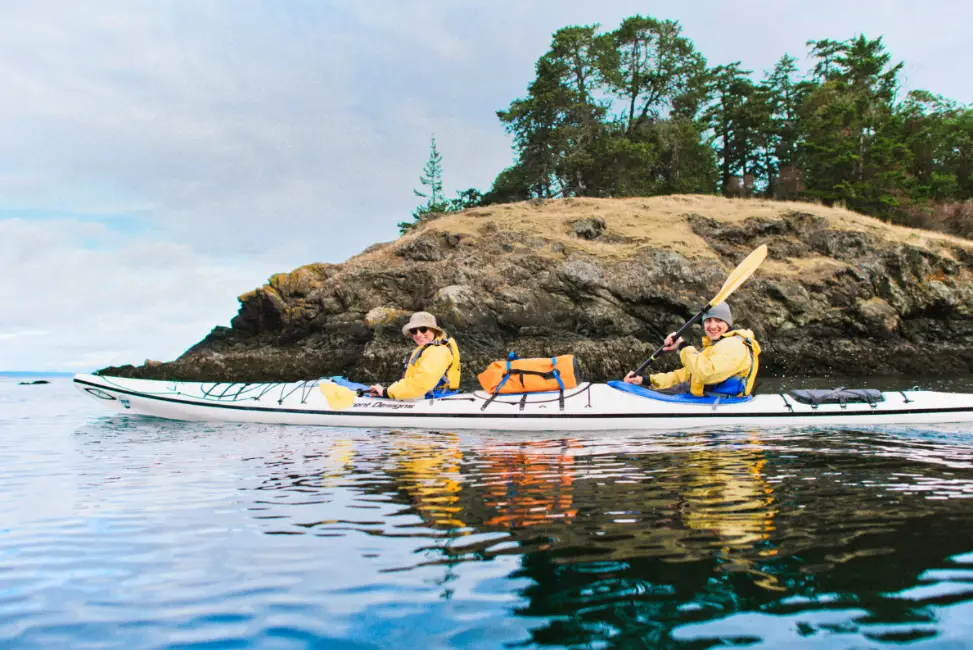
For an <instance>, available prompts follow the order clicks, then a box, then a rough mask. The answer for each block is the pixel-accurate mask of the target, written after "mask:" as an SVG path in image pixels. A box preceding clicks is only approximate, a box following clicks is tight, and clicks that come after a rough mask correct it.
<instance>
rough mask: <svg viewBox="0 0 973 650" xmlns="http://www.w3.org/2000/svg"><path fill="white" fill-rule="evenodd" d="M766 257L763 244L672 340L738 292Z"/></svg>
mask: <svg viewBox="0 0 973 650" xmlns="http://www.w3.org/2000/svg"><path fill="white" fill-rule="evenodd" d="M766 257H767V244H761V245H760V246H758V247H757V249H756V250H754V251H753V252H752V253H750V254H749V255H747V258H746V259H745V260H743V261H742V262H740V264H739V265H737V267H736V268H735V269H733V272H732V273H730V275H729V276H728V277H727V278H726V282H724V283H723V288H721V289H720V292H719V293H717V294H716V297H715V298H713V299H712V300H710V301H709V302H708V303H706V305H705V306H704V307H703V308H702V309H700V310H699V313H698V314H696V315H695V316H693V317H692V318H690V319H689V320H688V321H687V322H686V324H685V325H683V326H682V327H680V328H679V331H678V332H676V334H675V335H674V336H673V337H672V340H673V341H676V340H678V339H679V337H680V336H682V335H683V332H685V331H686V330H688V329H689V328H690V327H692V326H693V323H695V322H696V321H698V320H699V319H700V318H702V317H703V314H705V313H706V310H708V309H709V308H710V307H715V306H717V305H718V304H720V303H721V302H723V301H724V300H726V299H727V298H729V296H730V294H731V293H733V292H734V291H736V289H737V287H739V286H740V285H741V284H743V283H744V282H745V281H746V279H747V278H749V277H750V276H751V275H753V272H754V271H756V270H757V267H758V266H760V263H761V262H763V261H764V259H765V258H766ZM663 347H665V345H663V346H662V347H660V348H659V349H658V350H656V351H655V352H653V353H652V356H651V357H649V358H648V359H646V360H645V361H643V362H642V365H640V366H639V367H638V368H636V369H635V374H636V375H641V374H642V371H643V370H645V367H646V366H647V365H649V364H650V363H652V362H653V361H655V360H656V359H657V358H658V357H659V355H660V354H662V352H663V350H662V348H663Z"/></svg>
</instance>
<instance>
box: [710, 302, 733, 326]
mask: <svg viewBox="0 0 973 650" xmlns="http://www.w3.org/2000/svg"><path fill="white" fill-rule="evenodd" d="M707 318H719V319H720V320H721V321H723V322H724V323H726V324H727V325H732V324H733V314H732V313H731V312H730V306H729V305H728V304H726V303H725V302H721V303H720V304H718V305H714V306H713V307H710V308H709V309H707V310H706V313H705V314H703V320H704V321H705V320H706V319H707Z"/></svg>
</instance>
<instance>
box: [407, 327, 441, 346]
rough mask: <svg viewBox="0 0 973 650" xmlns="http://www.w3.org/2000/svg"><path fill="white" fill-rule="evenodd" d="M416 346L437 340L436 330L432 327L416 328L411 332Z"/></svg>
mask: <svg viewBox="0 0 973 650" xmlns="http://www.w3.org/2000/svg"><path fill="white" fill-rule="evenodd" d="M409 333H410V334H412V340H413V342H415V344H416V345H425V344H426V343H432V342H433V341H435V340H436V330H434V329H432V328H431V327H415V328H413V329H411V330H409Z"/></svg>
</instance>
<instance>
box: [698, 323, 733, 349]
mask: <svg viewBox="0 0 973 650" xmlns="http://www.w3.org/2000/svg"><path fill="white" fill-rule="evenodd" d="M703 331H704V332H706V337H707V338H708V339H709V341H710V343H716V342H717V341H719V340H720V338H722V336H723V335H724V334H726V333H727V332H728V331H730V326H729V325H727V324H726V321H722V320H720V319H719V318H707V319H706V320H704V321H703Z"/></svg>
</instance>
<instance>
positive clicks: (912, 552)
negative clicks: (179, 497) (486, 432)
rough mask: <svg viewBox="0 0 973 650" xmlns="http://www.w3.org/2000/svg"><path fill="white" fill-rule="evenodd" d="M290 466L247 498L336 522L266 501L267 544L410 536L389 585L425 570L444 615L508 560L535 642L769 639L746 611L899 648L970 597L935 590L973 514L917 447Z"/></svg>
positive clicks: (930, 452)
mask: <svg viewBox="0 0 973 650" xmlns="http://www.w3.org/2000/svg"><path fill="white" fill-rule="evenodd" d="M963 457H965V458H966V459H967V460H965V461H964V460H961V459H962V458H963ZM264 462H265V463H267V464H266V467H273V466H274V463H275V462H278V461H271V462H268V459H264ZM303 462H304V463H305V469H306V472H295V471H294V464H293V461H291V462H289V463H288V464H287V469H286V472H285V471H283V470H284V465H279V466H277V469H275V470H274V471H273V472H272V473H271V474H270V475H269V476H266V477H265V478H264V479H263V483H262V485H261V486H260V487H259V489H261V490H268V489H269V490H273V491H287V490H289V489H294V488H296V487H298V486H300V487H301V488H302V489H305V490H306V489H307V488H308V486H309V485H311V484H312V483H313V482H309V480H308V477H309V476H314V477H316V478H315V479H314V480H315V481H317V482H316V483H313V484H314V485H316V488H315V490H312V491H311V492H312V494H305V495H304V497H303V500H302V501H301V502H300V503H301V504H304V505H306V504H307V503H308V502H309V501H313V500H314V499H320V500H325V501H327V502H328V503H329V504H330V505H331V506H332V511H331V514H332V515H334V514H335V511H334V508H333V507H334V506H335V505H336V503H337V502H339V501H340V502H341V503H342V506H341V508H342V512H343V513H345V515H344V516H332V517H330V518H319V519H316V520H314V521H313V522H311V523H308V522H298V521H297V520H296V517H295V516H294V513H293V512H291V511H290V509H289V508H287V507H283V506H284V504H285V503H287V501H286V499H285V500H279V499H270V500H264V501H262V502H261V503H262V507H266V508H269V509H270V510H271V512H272V513H273V516H274V517H276V518H278V521H277V522H276V523H275V526H274V530H275V531H276V532H282V528H281V526H282V525H283V526H284V528H286V522H287V520H290V521H291V524H296V525H297V526H298V527H299V528H302V529H303V530H305V531H312V532H315V534H324V535H328V536H335V535H338V536H340V535H342V534H346V533H347V531H350V530H357V531H367V533H368V534H369V535H371V536H377V537H382V538H386V539H394V538H402V537H410V538H412V539H413V540H414V541H413V544H412V546H411V548H412V552H413V554H414V556H413V558H412V559H411V560H408V559H403V558H402V557H401V556H399V557H397V559H396V560H395V561H394V562H390V563H389V564H388V565H387V566H386V568H385V570H392V571H400V572H401V571H405V572H409V571H414V570H420V569H422V568H424V567H439V568H440V572H439V573H438V574H436V577H434V578H431V580H433V581H434V582H435V583H436V584H438V585H439V586H440V587H442V591H441V597H443V598H452V597H454V591H453V589H452V587H451V586H450V583H451V582H453V581H455V580H457V579H458V576H459V575H460V574H461V573H462V572H463V571H464V567H469V566H472V565H475V564H477V563H483V562H492V561H496V560H497V559H498V558H500V557H505V556H506V557H511V556H512V557H516V558H517V559H518V568H517V569H516V570H514V571H512V572H510V573H509V574H508V579H509V580H513V581H523V580H527V581H528V583H526V584H527V586H525V587H522V588H520V590H519V593H520V595H521V596H522V597H523V598H524V601H525V602H524V604H523V606H520V607H518V608H517V610H516V613H517V615H518V616H522V617H527V618H535V619H537V620H539V621H546V622H545V623H544V624H543V625H541V626H540V627H537V628H535V629H534V631H533V632H532V640H533V642H536V643H542V644H543V643H554V644H567V645H571V644H582V645H583V644H596V645H597V644H599V643H608V644H609V645H617V646H618V647H627V644H630V643H638V644H644V645H646V646H648V647H666V646H669V645H678V644H680V643H682V642H686V643H690V644H691V645H692V644H696V645H699V644H702V646H706V645H710V644H712V643H715V642H716V640H718V639H733V640H735V641H736V642H749V641H753V640H754V639H755V638H759V639H763V640H764V641H766V640H767V638H766V635H764V634H763V633H761V632H759V631H754V632H753V633H750V632H747V633H743V632H739V631H738V632H739V633H738V632H733V631H732V630H733V629H736V628H734V627H733V626H735V625H737V624H738V623H739V622H740V619H739V618H737V617H738V616H740V615H743V613H746V612H761V613H763V614H766V615H775V616H795V617H796V618H797V619H799V620H800V621H802V623H801V625H803V626H804V627H801V628H800V629H802V630H804V632H802V633H801V634H804V633H806V634H816V633H819V632H824V631H830V633H841V634H849V635H852V636H855V635H858V636H859V637H861V638H868V639H871V640H875V639H879V640H881V639H886V638H888V639H893V638H900V637H901V638H908V639H912V638H920V637H923V636H925V635H928V634H929V631H928V626H929V625H930V624H934V622H935V620H936V617H935V614H933V613H931V610H928V609H927V608H928V607H929V606H930V605H933V606H937V605H948V604H954V603H957V602H966V601H967V599H969V598H970V596H971V595H973V588H970V589H967V588H966V587H965V586H964V585H968V584H970V583H973V577H971V575H969V574H968V573H961V574H956V573H943V570H944V568H946V567H949V566H950V564H951V560H950V559H949V558H950V556H953V555H959V554H962V553H965V552H968V551H969V550H970V548H971V547H973V543H971V542H970V541H969V539H968V537H967V536H965V535H963V534H961V533H960V531H961V530H962V529H963V527H964V526H969V525H970V523H973V512H971V511H970V509H969V507H968V503H969V502H967V501H964V500H961V499H959V498H958V497H960V496H970V495H973V474H971V473H970V471H969V469H970V467H969V463H968V452H967V451H966V450H965V449H961V448H958V447H957V446H956V445H948V444H945V443H943V442H942V441H939V442H938V443H937V444H935V445H931V444H930V442H929V440H928V438H927V437H926V436H925V435H923V436H919V437H912V438H910V437H908V436H906V437H895V436H891V435H889V434H887V433H883V432H874V433H867V432H831V433H829V434H828V437H827V439H826V440H825V439H819V438H818V437H817V435H816V434H814V433H812V432H804V433H802V434H800V435H794V434H792V433H781V432H777V433H769V434H768V433H766V432H761V431H758V430H754V431H735V432H722V433H721V432H717V433H713V434H701V433H694V434H691V435H690V434H687V435H674V436H672V437H671V438H669V439H663V440H660V439H658V438H651V439H648V438H641V439H640V438H638V437H631V438H629V439H624V440H619V441H615V442H614V443H613V444H611V445H605V444H603V441H600V440H599V439H597V438H585V437H583V436H582V437H570V438H569V437H565V438H550V439H542V440H537V439H516V438H499V437H498V438H490V437H486V436H483V437H479V438H477V437H473V436H465V437H464V436H463V435H458V434H455V433H428V432H411V433H409V432H388V433H383V434H382V435H381V436H375V435H372V436H354V437H344V438H335V439H332V440H329V441H327V442H326V443H323V444H321V445H320V446H319V448H318V449H317V450H316V451H315V453H314V454H311V455H307V454H305V456H304V461H303ZM376 504H382V505H381V507H379V506H377V505H376ZM289 505H291V506H293V505H298V504H297V503H296V502H289ZM376 508H378V510H377V511H376ZM368 509H371V511H372V512H370V513H369V516H367V517H365V516H362V513H361V511H362V510H368ZM267 514H270V513H265V516H266V515H267ZM292 530H293V526H292ZM268 532H270V531H268ZM892 567H895V568H894V569H892ZM943 582H948V583H950V585H949V586H947V587H943V586H942V584H941V583H943ZM929 585H932V586H931V587H930V586H929ZM957 585H960V586H959V587H957ZM923 586H926V587H928V588H926V589H923ZM827 612H830V614H827V615H825V613H827ZM721 621H723V622H726V623H727V626H728V627H721V626H720V625H719V623H720V622H721ZM704 623H705V625H704ZM903 625H904V626H905V627H903ZM881 626H885V627H884V628H882V629H885V630H886V631H885V632H881V631H878V630H879V628H880V627H881ZM923 626H925V627H923ZM788 629H791V630H792V629H793V626H792V627H791V628H788ZM714 630H716V632H714ZM789 634H790V633H789ZM883 635H884V636H883ZM785 636H786V635H785Z"/></svg>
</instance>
